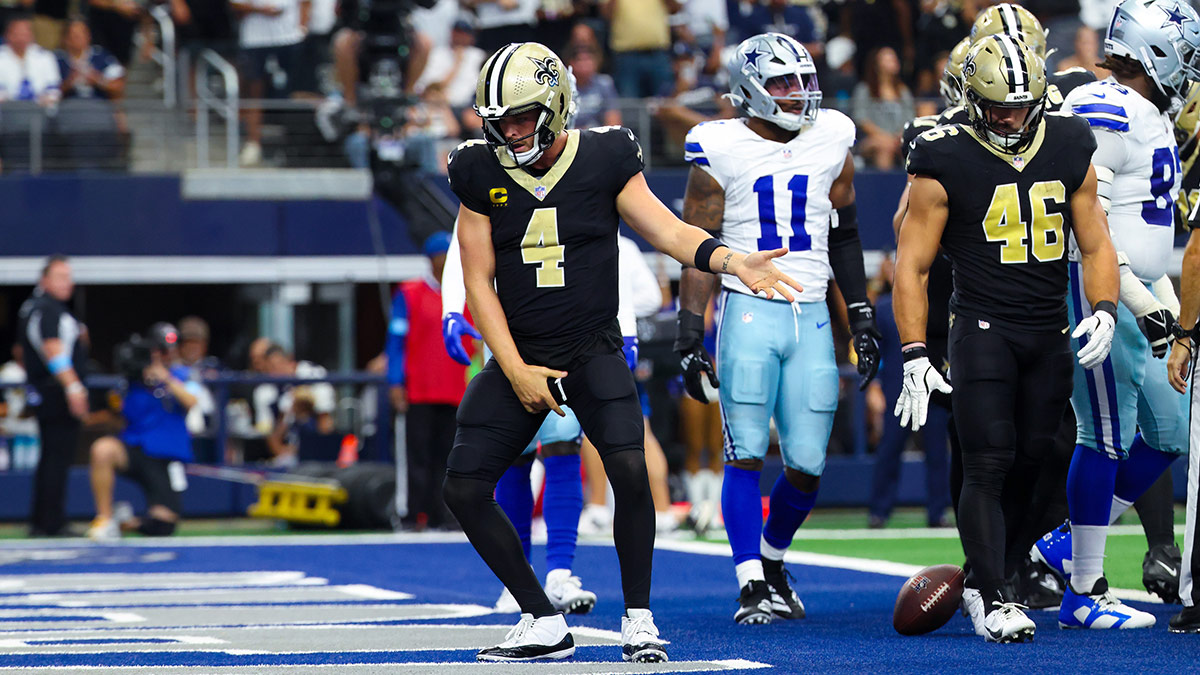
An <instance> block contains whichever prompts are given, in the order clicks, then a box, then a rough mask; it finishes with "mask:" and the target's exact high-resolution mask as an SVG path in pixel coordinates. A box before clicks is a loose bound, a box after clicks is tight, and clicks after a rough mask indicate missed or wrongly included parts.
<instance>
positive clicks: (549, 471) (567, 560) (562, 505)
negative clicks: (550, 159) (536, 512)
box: [542, 455, 583, 570]
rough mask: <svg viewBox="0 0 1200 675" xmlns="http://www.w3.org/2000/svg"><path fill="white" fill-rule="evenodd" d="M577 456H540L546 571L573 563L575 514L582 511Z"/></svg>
mask: <svg viewBox="0 0 1200 675" xmlns="http://www.w3.org/2000/svg"><path fill="white" fill-rule="evenodd" d="M579 463H580V460H579V455H558V456H555V457H543V458H542V464H544V465H545V466H546V491H545V492H544V493H543V495H542V517H543V518H545V520H546V569H551V570H554V569H564V570H569V569H571V567H572V566H573V565H574V563H575V544H576V540H577V538H578V536H579V515H580V513H582V512H583V482H582V479H581V478H580V475H579Z"/></svg>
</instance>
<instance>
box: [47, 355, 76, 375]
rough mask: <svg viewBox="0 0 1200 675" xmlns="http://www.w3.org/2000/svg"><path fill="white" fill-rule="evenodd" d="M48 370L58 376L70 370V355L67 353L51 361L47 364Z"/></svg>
mask: <svg viewBox="0 0 1200 675" xmlns="http://www.w3.org/2000/svg"><path fill="white" fill-rule="evenodd" d="M46 369H47V370H49V371H50V374H51V375H58V374H59V373H62V372H65V371H68V370H70V369H71V357H70V355H68V354H67V353H66V352H63V353H62V354H59V355H58V356H56V357H54V358H52V359H50V361H49V362H47V363H46Z"/></svg>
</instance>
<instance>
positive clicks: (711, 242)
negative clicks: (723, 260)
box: [693, 237, 725, 274]
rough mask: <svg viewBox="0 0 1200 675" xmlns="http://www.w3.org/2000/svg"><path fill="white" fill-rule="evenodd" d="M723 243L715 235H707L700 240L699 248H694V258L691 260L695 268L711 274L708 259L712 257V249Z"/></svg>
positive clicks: (719, 246)
mask: <svg viewBox="0 0 1200 675" xmlns="http://www.w3.org/2000/svg"><path fill="white" fill-rule="evenodd" d="M724 245H725V244H722V243H721V240H720V239H717V238H716V237H709V238H708V239H705V240H704V241H703V242H701V244H700V246H699V248H697V249H696V259H695V260H694V261H693V263H694V264H695V267H696V269H698V270H700V271H701V272H708V273H709V274H712V271H713V270H712V266H711V265H710V264H709V261H710V260H711V259H712V254H713V251H715V250H717V249H719V248H721V247H722V246H724Z"/></svg>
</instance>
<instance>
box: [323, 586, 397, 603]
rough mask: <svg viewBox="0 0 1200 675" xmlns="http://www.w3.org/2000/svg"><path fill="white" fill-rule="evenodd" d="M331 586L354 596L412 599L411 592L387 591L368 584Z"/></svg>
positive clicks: (381, 598) (380, 598) (373, 598)
mask: <svg viewBox="0 0 1200 675" xmlns="http://www.w3.org/2000/svg"><path fill="white" fill-rule="evenodd" d="M333 588H335V589H337V590H339V591H341V592H342V593H345V594H346V595H351V596H354V597H356V598H368V599H371V600H412V599H413V598H414V597H416V596H414V595H413V594H412V593H401V592H399V591H389V590H387V589H386V588H379V587H377V586H370V585H368V584H346V585H343V586H334V587H333Z"/></svg>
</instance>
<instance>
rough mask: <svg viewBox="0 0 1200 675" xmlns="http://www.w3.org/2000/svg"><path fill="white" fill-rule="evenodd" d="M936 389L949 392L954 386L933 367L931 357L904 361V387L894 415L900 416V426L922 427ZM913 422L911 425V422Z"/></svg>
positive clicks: (913, 428) (914, 429)
mask: <svg viewBox="0 0 1200 675" xmlns="http://www.w3.org/2000/svg"><path fill="white" fill-rule="evenodd" d="M934 391H940V392H942V393H943V394H949V393H950V392H951V391H953V388H952V387H951V386H950V385H949V384H947V383H946V380H945V379H943V378H942V374H941V373H939V372H938V371H937V368H934V367H933V364H932V363H930V362H929V358H928V357H926V356H922V357H920V358H917V359H913V360H911V361H905V362H904V388H903V389H902V390H901V391H900V398H898V399H896V410H895V411H893V413H892V414H893V415H895V416H896V417H899V418H900V426H902V427H910V428H911V429H912V430H913V431H916V430H918V429H920V428H921V427H922V426H923V425H924V424H925V420H926V418H928V417H929V395H930V394H931V393H933V392H934ZM910 422H911V425H910V424H909V423H910Z"/></svg>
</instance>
